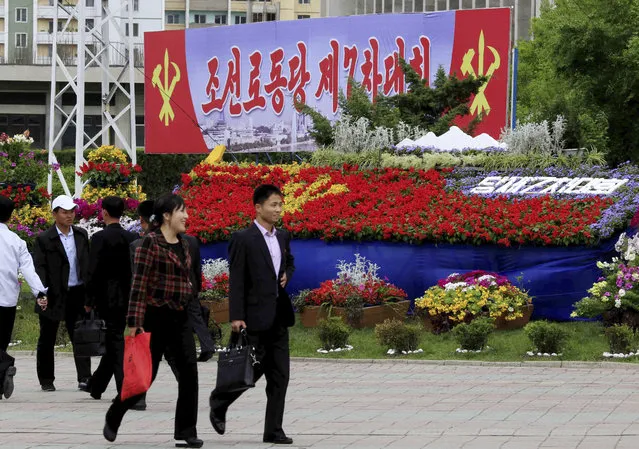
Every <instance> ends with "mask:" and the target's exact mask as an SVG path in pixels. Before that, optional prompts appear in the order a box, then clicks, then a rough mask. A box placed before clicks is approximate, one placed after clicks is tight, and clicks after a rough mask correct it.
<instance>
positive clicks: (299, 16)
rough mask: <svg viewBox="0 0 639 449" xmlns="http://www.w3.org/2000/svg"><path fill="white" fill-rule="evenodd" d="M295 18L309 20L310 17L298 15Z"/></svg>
mask: <svg viewBox="0 0 639 449" xmlns="http://www.w3.org/2000/svg"><path fill="white" fill-rule="evenodd" d="M297 18H298V19H310V18H311V16H310V15H309V14H298V15H297Z"/></svg>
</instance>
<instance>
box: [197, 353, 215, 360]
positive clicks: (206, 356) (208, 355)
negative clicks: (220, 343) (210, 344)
mask: <svg viewBox="0 0 639 449" xmlns="http://www.w3.org/2000/svg"><path fill="white" fill-rule="evenodd" d="M214 354H215V351H202V353H201V354H200V357H198V359H197V361H198V362H208V361H209V360H211V359H212V358H213V355H214Z"/></svg>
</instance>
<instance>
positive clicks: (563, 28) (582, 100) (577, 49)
mask: <svg viewBox="0 0 639 449" xmlns="http://www.w3.org/2000/svg"><path fill="white" fill-rule="evenodd" d="M638 30H639V0H606V1H601V0H555V2H554V5H553V6H550V5H549V4H548V2H547V1H545V2H544V4H543V6H542V14H541V16H540V18H538V19H535V20H534V21H533V25H532V34H533V36H534V38H533V39H532V40H531V41H528V42H521V43H520V66H519V67H520V69H519V96H518V106H519V116H520V117H521V118H523V119H524V120H533V121H541V120H548V121H552V120H553V119H554V118H555V117H556V116H557V115H563V116H564V117H566V119H567V129H566V140H567V146H568V147H571V146H580V147H592V146H594V147H596V148H597V149H599V150H608V160H609V162H611V163H619V162H622V161H625V160H628V159H631V160H634V161H637V160H639V133H637V132H636V131H635V130H634V123H633V122H634V117H636V116H637V115H638V113H639V98H638V94H639V70H638V69H639V31H638Z"/></svg>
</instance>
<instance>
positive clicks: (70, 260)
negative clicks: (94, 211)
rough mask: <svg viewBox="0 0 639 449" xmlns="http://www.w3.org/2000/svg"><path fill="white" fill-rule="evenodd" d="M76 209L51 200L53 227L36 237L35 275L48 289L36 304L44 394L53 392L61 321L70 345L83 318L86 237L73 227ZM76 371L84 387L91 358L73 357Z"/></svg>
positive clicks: (65, 200) (66, 200) (67, 200)
mask: <svg viewBox="0 0 639 449" xmlns="http://www.w3.org/2000/svg"><path fill="white" fill-rule="evenodd" d="M76 207H77V205H76V204H75V203H74V202H73V199H71V198H70V197H68V196H66V195H60V196H58V197H57V198H56V199H54V200H53V203H52V204H51V208H52V210H53V219H54V221H55V224H54V225H53V226H52V227H51V228H49V229H47V230H46V231H44V232H42V233H41V234H40V235H38V237H37V238H36V244H35V250H34V262H35V267H36V272H37V273H38V276H39V277H40V279H41V280H42V283H43V284H44V286H45V287H47V288H48V291H47V297H48V298H47V300H46V301H43V302H39V303H38V304H37V305H36V311H37V312H38V314H39V315H40V317H39V318H40V337H39V338H38V346H37V353H36V367H37V368H36V369H37V372H38V380H39V381H40V386H41V387H42V390H43V391H55V386H54V385H53V381H54V380H55V374H54V372H55V368H54V357H53V347H54V345H55V341H56V335H57V333H58V327H59V325H60V321H62V320H64V322H65V323H66V328H67V332H68V333H69V338H70V340H71V342H73V331H74V328H75V322H76V321H77V320H79V319H81V318H82V316H83V315H84V300H85V299H84V297H85V285H84V284H85V282H86V281H87V279H88V276H87V267H88V266H89V237H88V235H87V232H86V231H85V230H84V229H82V228H79V227H77V226H73V221H74V219H75V208H76ZM75 368H76V371H77V374H78V388H86V383H87V381H88V380H89V377H91V358H90V357H75Z"/></svg>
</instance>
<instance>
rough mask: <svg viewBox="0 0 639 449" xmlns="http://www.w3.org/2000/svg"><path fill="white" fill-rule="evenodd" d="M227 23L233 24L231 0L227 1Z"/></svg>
mask: <svg viewBox="0 0 639 449" xmlns="http://www.w3.org/2000/svg"><path fill="white" fill-rule="evenodd" d="M226 24H227V25H232V23H231V0H228V1H227V2H226Z"/></svg>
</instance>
